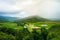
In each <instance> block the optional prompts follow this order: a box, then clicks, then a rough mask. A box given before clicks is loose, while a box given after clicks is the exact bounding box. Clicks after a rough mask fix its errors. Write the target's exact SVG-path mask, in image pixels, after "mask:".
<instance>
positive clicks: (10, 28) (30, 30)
mask: <svg viewBox="0 0 60 40" xmlns="http://www.w3.org/2000/svg"><path fill="white" fill-rule="evenodd" d="M20 24H21V25H20ZM36 27H37V28H36ZM0 40H60V24H58V23H49V22H36V23H28V22H27V23H12V22H4V23H0Z"/></svg>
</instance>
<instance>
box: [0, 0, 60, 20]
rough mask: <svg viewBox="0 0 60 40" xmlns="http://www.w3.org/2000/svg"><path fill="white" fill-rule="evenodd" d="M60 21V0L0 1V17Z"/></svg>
mask: <svg viewBox="0 0 60 40" xmlns="http://www.w3.org/2000/svg"><path fill="white" fill-rule="evenodd" d="M34 15H37V16H40V17H43V18H48V19H60V0H0V16H9V17H18V18H19V17H21V18H24V17H28V16H34Z"/></svg>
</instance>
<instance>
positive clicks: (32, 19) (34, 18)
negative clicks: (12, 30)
mask: <svg viewBox="0 0 60 40" xmlns="http://www.w3.org/2000/svg"><path fill="white" fill-rule="evenodd" d="M45 21H49V20H48V19H45V18H42V17H39V16H29V17H26V18H22V19H20V20H17V21H16V22H32V23H33V22H45Z"/></svg>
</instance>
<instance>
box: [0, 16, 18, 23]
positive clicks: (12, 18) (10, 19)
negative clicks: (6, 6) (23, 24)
mask: <svg viewBox="0 0 60 40" xmlns="http://www.w3.org/2000/svg"><path fill="white" fill-rule="evenodd" d="M16 20H18V18H16V17H8V16H0V22H9V21H10V22H12V21H16Z"/></svg>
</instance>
